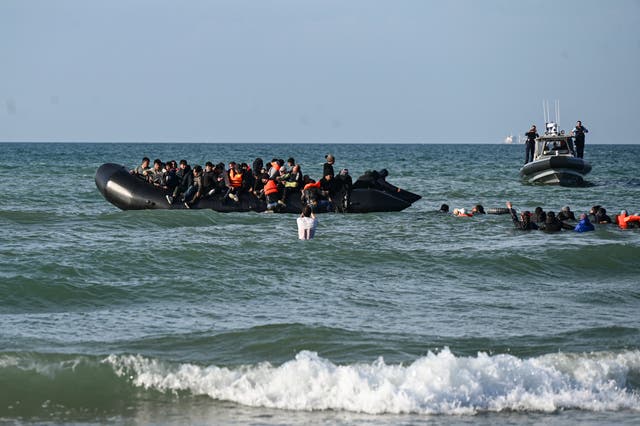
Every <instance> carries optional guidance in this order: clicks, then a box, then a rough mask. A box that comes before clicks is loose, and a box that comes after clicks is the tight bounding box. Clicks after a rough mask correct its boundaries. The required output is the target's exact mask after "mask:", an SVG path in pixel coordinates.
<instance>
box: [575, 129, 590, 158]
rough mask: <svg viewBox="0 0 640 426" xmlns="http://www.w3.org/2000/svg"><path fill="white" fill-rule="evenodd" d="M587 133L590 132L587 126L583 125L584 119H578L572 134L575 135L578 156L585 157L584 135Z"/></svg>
mask: <svg viewBox="0 0 640 426" xmlns="http://www.w3.org/2000/svg"><path fill="white" fill-rule="evenodd" d="M585 133H589V130H587V128H586V127H584V126H583V125H582V121H580V120H578V122H577V123H576V127H574V128H573V131H572V132H571V134H572V135H573V140H574V143H575V145H576V157H578V158H583V157H584V136H585Z"/></svg>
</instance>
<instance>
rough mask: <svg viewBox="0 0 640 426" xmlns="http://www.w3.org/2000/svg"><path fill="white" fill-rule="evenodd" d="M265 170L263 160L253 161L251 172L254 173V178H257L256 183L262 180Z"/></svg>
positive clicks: (258, 158)
mask: <svg viewBox="0 0 640 426" xmlns="http://www.w3.org/2000/svg"><path fill="white" fill-rule="evenodd" d="M263 168H264V161H263V160H262V158H260V157H257V158H256V159H255V160H253V163H252V164H251V170H252V171H253V176H254V177H255V179H256V181H261V180H262V174H263V173H264V171H263V170H262V169H263Z"/></svg>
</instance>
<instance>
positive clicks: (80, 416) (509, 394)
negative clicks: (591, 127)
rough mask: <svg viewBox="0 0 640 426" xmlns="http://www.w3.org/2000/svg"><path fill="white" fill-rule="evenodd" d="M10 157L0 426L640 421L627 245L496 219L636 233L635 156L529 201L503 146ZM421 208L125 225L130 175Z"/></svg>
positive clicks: (227, 148)
mask: <svg viewBox="0 0 640 426" xmlns="http://www.w3.org/2000/svg"><path fill="white" fill-rule="evenodd" d="M459 142H460V143H451V144H415V145H413V144H347V143H345V144H338V143H334V144H305V143H299V144H291V143H288V144H286V143H282V144H277V143H270V144H263V143H253V144H248V143H247V144H225V143H215V144H214V143H211V144H204V143H203V144H187V143H174V144H171V143H161V144H160V143H126V144H116V143H2V144H0V182H2V185H1V186H2V190H0V231H1V232H0V423H2V424H27V425H29V424H46V425H58V424H65V425H68V424H71V425H80V424H82V425H94V424H130V425H146V424H159V425H183V424H199V425H209V424H231V425H289V424H305V425H327V424H331V425H334V424H337V425H422V424H429V425H431V424H434V425H449V424H474V425H475V424H481V425H513V424H518V425H521V424H522V425H540V424H560V425H565V424H566V425H569V424H586V425H601V424H628V425H637V424H638V422H639V421H640V229H627V230H622V229H619V228H618V227H617V226H615V225H597V226H596V230H595V232H589V233H577V232H572V231H563V232H561V233H558V234H545V233H543V232H521V231H517V230H516V229H515V228H514V226H513V224H512V222H511V219H510V216H509V215H499V214H487V215H482V216H474V217H471V218H460V217H454V216H453V215H448V214H440V213H437V210H438V209H439V207H440V205H441V204H443V203H446V204H448V205H449V206H450V208H451V209H453V208H461V207H464V208H466V209H471V208H472V207H473V206H474V205H475V204H482V205H483V206H484V207H485V209H489V208H502V207H504V206H505V203H506V202H507V201H511V202H512V203H513V205H514V207H515V208H516V209H517V210H518V211H523V210H531V211H532V210H533V209H534V208H535V207H538V206H540V207H542V208H543V209H544V210H552V211H555V212H558V211H559V210H560V209H561V208H563V207H564V206H570V208H571V209H572V210H573V211H574V212H575V213H576V214H579V213H581V212H586V211H588V210H589V209H590V208H591V206H593V205H602V206H604V207H605V208H606V209H607V212H608V213H609V214H610V215H614V214H617V213H618V212H619V211H620V210H621V209H627V210H629V211H630V212H632V213H635V212H638V211H640V165H639V162H638V160H639V159H640V145H592V144H587V147H586V150H585V157H586V159H587V160H589V161H590V162H591V163H592V165H593V170H592V172H591V173H590V174H589V175H588V177H587V180H588V185H587V186H585V187H577V188H569V187H559V186H543V185H531V184H526V183H523V182H522V181H521V180H520V178H519V168H520V167H521V166H522V163H523V160H524V148H523V146H521V145H520V146H518V145H505V144H500V145H499V144H494V145H492V144H470V143H464V142H465V141H459ZM328 153H331V154H334V155H335V157H336V164H335V168H336V170H340V169H342V168H348V170H349V173H350V174H351V175H352V176H353V178H354V179H355V178H357V177H358V176H359V175H361V174H363V173H364V172H365V171H366V170H380V169H383V168H385V169H387V170H388V172H389V177H388V178H387V180H388V181H389V182H391V183H392V184H394V185H396V186H399V187H401V188H404V189H407V190H409V191H412V192H415V193H418V194H420V195H422V199H421V200H419V201H418V202H416V203H414V204H413V205H412V206H411V207H409V208H408V209H406V210H404V211H401V212H391V213H368V214H337V213H336V214H321V215H319V227H318V230H317V234H316V237H315V238H314V239H313V240H310V241H300V240H298V239H297V230H296V215H292V214H267V213H255V212H249V213H218V212H215V211H209V210H155V211H152V210H145V211H121V210H119V209H118V208H116V207H115V206H113V205H111V204H110V203H109V202H108V201H106V200H105V199H104V198H103V197H102V195H101V194H100V192H99V191H98V189H97V188H96V185H95V182H94V176H95V172H96V170H97V168H98V167H99V166H100V165H101V164H103V163H107V162H114V163H120V164H123V165H125V166H126V167H129V168H133V167H135V166H137V165H138V164H140V160H141V158H142V157H143V156H148V157H150V158H151V160H152V161H153V159H155V158H160V159H162V160H170V159H175V160H181V159H186V160H188V161H189V163H190V164H204V162H206V161H212V162H214V163H217V162H219V161H223V162H225V163H227V162H229V161H232V160H233V161H236V162H247V163H249V164H251V162H252V161H253V159H254V158H256V157H261V158H263V159H264V160H271V159H272V158H283V159H285V160H286V159H287V158H288V157H290V156H292V157H294V158H295V160H296V161H297V162H298V163H300V164H301V166H302V169H303V173H305V174H309V175H310V176H311V177H314V178H318V177H319V175H320V174H321V171H322V164H323V163H324V161H325V159H324V157H325V155H326V154H328Z"/></svg>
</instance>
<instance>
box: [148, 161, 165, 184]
mask: <svg viewBox="0 0 640 426" xmlns="http://www.w3.org/2000/svg"><path fill="white" fill-rule="evenodd" d="M163 168H164V164H162V161H160V159H159V158H156V159H155V160H153V167H152V168H151V170H150V171H148V172H147V178H148V179H149V182H150V183H151V184H153V186H156V187H160V188H161V187H163V186H164V181H163V176H164V172H163Z"/></svg>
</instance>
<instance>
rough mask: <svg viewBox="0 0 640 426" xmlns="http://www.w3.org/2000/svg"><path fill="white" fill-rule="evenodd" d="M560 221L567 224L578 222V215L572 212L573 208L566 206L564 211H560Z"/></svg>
mask: <svg viewBox="0 0 640 426" xmlns="http://www.w3.org/2000/svg"><path fill="white" fill-rule="evenodd" d="M558 219H560V221H561V222H565V221H567V220H574V221H575V220H576V215H575V214H573V212H572V211H571V208H570V207H569V206H564V207H563V208H562V210H561V211H560V213H558Z"/></svg>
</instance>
